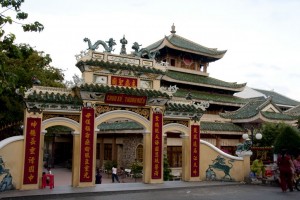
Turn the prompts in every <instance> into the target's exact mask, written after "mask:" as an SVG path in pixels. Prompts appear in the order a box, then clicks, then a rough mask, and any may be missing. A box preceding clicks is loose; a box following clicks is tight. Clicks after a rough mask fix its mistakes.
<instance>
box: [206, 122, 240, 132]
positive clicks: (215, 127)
mask: <svg viewBox="0 0 300 200" xmlns="http://www.w3.org/2000/svg"><path fill="white" fill-rule="evenodd" d="M200 127H201V130H203V131H235V132H245V130H244V129H243V128H242V127H240V126H238V125H235V124H233V123H221V122H200Z"/></svg>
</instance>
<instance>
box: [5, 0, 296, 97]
mask: <svg viewBox="0 0 300 200" xmlns="http://www.w3.org/2000/svg"><path fill="white" fill-rule="evenodd" d="M21 8H22V10H23V11H24V12H27V13H28V14H29V18H28V20H27V21H39V22H41V23H42V24H43V25H44V26H45V29H44V31H43V32H41V33H23V32H21V29H20V28H19V29H15V26H10V27H14V28H10V30H12V31H13V32H14V33H16V37H17V40H16V42H17V43H29V44H30V45H31V46H33V47H35V49H36V50H39V51H44V52H45V53H47V54H50V56H51V58H52V60H53V62H52V65H53V66H55V67H58V68H61V69H63V70H65V78H66V79H68V80H71V79H72V76H73V75H74V74H78V75H80V71H79V70H78V68H77V67H76V66H75V63H76V59H75V55H76V54H79V53H80V51H82V50H86V49H87V47H88V45H87V43H84V42H83V38H85V37H87V38H89V39H90V40H91V41H92V43H94V42H96V41H97V40H103V41H107V40H108V39H109V38H111V37H112V38H114V39H115V40H116V42H117V44H118V45H117V46H115V52H114V53H116V54H119V52H120V48H121V47H120V46H121V45H120V43H119V41H120V39H121V38H122V37H123V35H125V37H126V39H127V40H128V45H127V46H126V48H127V52H130V51H132V49H131V46H132V44H133V42H138V43H140V44H142V45H143V46H142V48H143V47H146V46H148V45H149V44H152V43H153V42H156V41H158V40H159V39H162V38H163V37H164V36H165V35H169V34H170V30H171V25H172V24H173V23H174V24H175V26H176V34H178V35H180V36H182V37H184V38H187V39H189V40H192V41H194V42H196V43H198V44H201V45H204V46H206V47H209V48H218V49H219V50H228V51H227V53H226V54H225V56H224V57H223V58H222V59H220V60H218V61H216V62H213V63H211V64H210V66H209V68H208V72H209V73H210V76H211V77H213V78H217V79H220V80H224V81H228V82H237V83H247V86H249V87H253V88H259V89H265V90H274V91H275V92H278V93H281V94H283V95H285V96H287V97H290V98H292V99H294V100H298V101H300V89H299V85H300V80H299V77H300V56H299V54H300V12H299V10H300V1H298V0H209V1H208V0H184V1H183V0H151V1H149V0H147V1H146V0H110V1H109V0H84V1H83V0H48V1H46V0H25V3H24V5H23V6H22V7H21ZM7 28H8V26H7V27H6V30H7V31H8V29H7ZM98 50H99V51H102V50H103V48H102V47H99V49H98Z"/></svg>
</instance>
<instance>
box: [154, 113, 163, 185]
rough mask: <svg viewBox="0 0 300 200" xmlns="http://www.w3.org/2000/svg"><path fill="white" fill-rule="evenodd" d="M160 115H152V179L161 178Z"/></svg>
mask: <svg viewBox="0 0 300 200" xmlns="http://www.w3.org/2000/svg"><path fill="white" fill-rule="evenodd" d="M161 173H162V114H161V113H153V120H152V179H161V177H162V174H161Z"/></svg>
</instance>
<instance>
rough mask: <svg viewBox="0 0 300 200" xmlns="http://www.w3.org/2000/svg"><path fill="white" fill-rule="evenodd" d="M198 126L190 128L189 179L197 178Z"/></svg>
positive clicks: (198, 159) (198, 154)
mask: <svg viewBox="0 0 300 200" xmlns="http://www.w3.org/2000/svg"><path fill="white" fill-rule="evenodd" d="M199 161H200V126H199V125H192V126H191V177H198V176H199Z"/></svg>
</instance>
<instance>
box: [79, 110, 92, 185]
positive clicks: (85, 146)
mask: <svg viewBox="0 0 300 200" xmlns="http://www.w3.org/2000/svg"><path fill="white" fill-rule="evenodd" d="M94 121H95V114H94V109H93V108H86V107H84V108H83V109H82V122H81V156H80V157H81V162H80V182H92V177H93V147H94Z"/></svg>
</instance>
